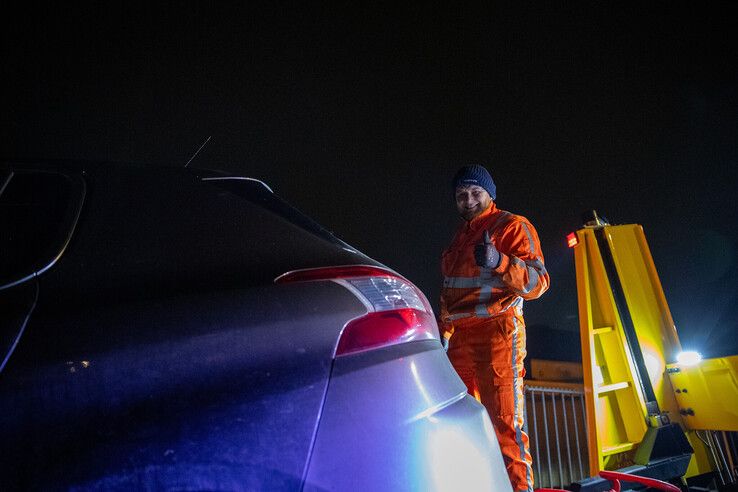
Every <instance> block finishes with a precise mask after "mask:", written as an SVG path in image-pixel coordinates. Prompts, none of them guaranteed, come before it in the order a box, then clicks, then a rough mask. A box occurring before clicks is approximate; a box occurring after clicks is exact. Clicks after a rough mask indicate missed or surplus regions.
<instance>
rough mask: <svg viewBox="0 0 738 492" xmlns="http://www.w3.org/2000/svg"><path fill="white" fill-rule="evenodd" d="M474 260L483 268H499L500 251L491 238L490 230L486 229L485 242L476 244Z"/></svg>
mask: <svg viewBox="0 0 738 492" xmlns="http://www.w3.org/2000/svg"><path fill="white" fill-rule="evenodd" d="M474 260H475V261H476V262H477V265H479V266H480V267H482V268H497V265H499V264H500V252H499V251H497V248H495V245H494V244H492V241H491V240H490V238H489V231H484V242H483V243H482V244H477V245H476V246H474Z"/></svg>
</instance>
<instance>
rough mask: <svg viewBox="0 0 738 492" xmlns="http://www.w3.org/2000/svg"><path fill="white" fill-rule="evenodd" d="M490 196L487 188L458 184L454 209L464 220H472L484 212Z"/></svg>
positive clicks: (489, 201)
mask: <svg viewBox="0 0 738 492" xmlns="http://www.w3.org/2000/svg"><path fill="white" fill-rule="evenodd" d="M491 202H492V198H491V197H490V196H489V193H487V190H485V189H484V188H482V187H481V186H477V185H469V186H459V187H458V188H456V210H458V211H459V215H461V217H462V218H463V219H464V220H472V219H473V218H474V217H476V216H477V215H479V214H481V213H482V212H484V211H485V210H486V209H487V207H489V204H490V203H491Z"/></svg>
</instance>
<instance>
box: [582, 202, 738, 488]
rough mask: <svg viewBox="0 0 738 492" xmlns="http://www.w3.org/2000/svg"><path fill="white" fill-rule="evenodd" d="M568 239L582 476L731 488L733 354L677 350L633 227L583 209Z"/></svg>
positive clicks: (593, 482)
mask: <svg viewBox="0 0 738 492" xmlns="http://www.w3.org/2000/svg"><path fill="white" fill-rule="evenodd" d="M568 242H569V246H571V247H572V248H573V249H574V259H575V267H576V279H577V297H578V305H579V324H580V335H581V344H582V364H583V388H584V401H585V407H586V422H587V426H586V427H587V441H588V446H587V451H588V457H589V474H590V476H592V477H596V476H597V474H598V473H599V472H600V471H602V470H619V471H623V472H626V473H631V474H635V475H641V476H646V477H651V478H658V479H661V480H665V481H670V482H672V483H674V484H677V485H680V486H681V487H682V488H683V489H686V487H687V486H688V484H689V486H691V487H696V484H700V486H702V487H705V486H706V485H705V484H706V483H707V482H708V479H710V480H711V482H710V485H709V487H710V488H718V489H721V490H722V489H726V488H727V489H731V490H736V482H738V476H737V473H736V465H737V464H738V463H737V462H738V457H737V456H736V444H737V441H738V435H737V434H736V431H738V356H737V355H734V356H729V357H721V358H715V359H704V360H700V358H699V356H698V355H697V354H695V353H691V354H690V353H686V354H685V353H682V351H681V350H682V349H681V345H680V342H679V336H678V334H677V330H676V327H675V325H674V321H673V320H672V317H671V313H670V311H669V306H668V304H667V302H666V298H665V297H664V292H663V289H662V287H661V282H660V280H659V277H658V274H657V273H656V268H655V266H654V262H653V259H652V257H651V252H650V250H649V247H648V243H647V242H646V238H645V235H644V233H643V228H642V227H641V226H640V225H637V224H628V225H610V224H609V223H607V222H606V221H605V220H604V219H603V218H601V217H599V216H598V215H597V213H596V212H595V211H592V212H591V213H589V214H588V216H587V217H586V218H585V225H584V227H582V228H581V229H579V230H578V231H576V233H572V234H570V235H569V237H568ZM609 485H610V484H609V482H608V481H605V480H603V479H600V478H587V479H584V480H581V481H579V482H575V483H573V484H572V485H571V487H570V488H571V489H572V490H574V491H578V492H599V491H602V490H608V489H609ZM625 485H626V487H627V485H628V484H625ZM703 490H704V489H703Z"/></svg>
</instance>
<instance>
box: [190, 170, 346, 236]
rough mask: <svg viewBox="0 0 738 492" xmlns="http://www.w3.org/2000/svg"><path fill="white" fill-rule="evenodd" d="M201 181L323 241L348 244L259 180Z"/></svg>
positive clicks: (228, 179) (215, 179)
mask: <svg viewBox="0 0 738 492" xmlns="http://www.w3.org/2000/svg"><path fill="white" fill-rule="evenodd" d="M203 181H205V182H207V183H210V184H213V185H214V186H217V187H219V188H221V189H223V190H226V191H228V192H230V193H233V194H234V195H237V196H239V197H241V198H244V199H246V200H248V201H250V202H253V203H255V204H257V205H259V206H260V207H262V208H265V209H267V210H269V211H271V212H273V213H275V214H277V215H278V216H280V217H282V218H283V219H285V220H288V221H290V222H292V223H293V224H295V225H296V226H298V227H300V228H301V229H303V230H305V231H308V232H311V233H312V234H315V235H316V236H319V237H320V238H321V239H323V240H325V241H329V242H332V243H334V244H336V245H337V246H343V247H347V246H348V245H347V244H345V243H344V242H343V241H341V240H340V239H338V238H337V237H336V236H334V235H333V233H332V232H331V231H329V230H327V229H326V228H324V227H323V226H321V225H320V224H318V223H317V222H315V221H314V220H313V219H311V218H310V217H308V216H307V215H305V214H304V213H302V212H301V211H300V210H298V209H296V208H295V207H293V206H292V205H290V204H288V203H287V202H285V201H284V200H282V199H281V198H280V197H279V196H277V195H275V194H274V193H273V192H272V191H271V189H269V188H268V187H267V185H266V184H264V183H262V182H261V181H258V180H255V179H251V178H240V177H230V178H229V177H222V178H220V177H219V178H204V179H203Z"/></svg>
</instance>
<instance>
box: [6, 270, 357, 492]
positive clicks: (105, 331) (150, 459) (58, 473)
mask: <svg viewBox="0 0 738 492" xmlns="http://www.w3.org/2000/svg"><path fill="white" fill-rule="evenodd" d="M54 309H56V308H54ZM365 311H366V309H365V307H364V306H363V305H362V304H361V303H360V302H359V301H358V300H357V299H356V298H355V297H354V296H353V295H352V294H351V293H349V292H348V291H347V290H346V289H344V288H342V287H340V286H338V285H336V284H333V283H330V282H322V283H320V282H317V283H316V282H313V283H305V284H299V285H288V286H270V287H266V288H255V289H247V290H236V291H227V292H221V293H213V294H208V295H200V296H194V297H182V298H172V299H161V300H158V301H151V302H145V303H134V304H121V305H113V306H98V307H96V308H90V309H85V310H82V311H74V310H73V311H70V312H60V311H56V310H51V311H49V310H48V309H47V310H44V308H43V289H42V290H41V298H40V300H39V309H38V312H37V313H36V314H34V316H33V317H32V318H31V321H30V322H29V324H28V326H27V328H26V332H25V334H24V337H23V338H22V340H21V342H20V343H19V345H18V348H17V350H16V353H15V354H14V355H13V357H11V359H10V361H9V363H8V365H7V367H6V370H5V372H4V373H3V375H2V378H1V379H0V415H2V416H3V418H2V419H0V442H2V444H1V445H0V447H1V448H2V453H0V454H2V456H3V459H2V460H0V461H1V462H2V464H0V476H2V478H3V483H4V484H5V485H6V486H9V487H11V488H13V487H15V488H24V489H29V488H30V489H36V488H47V487H49V488H54V489H56V488H61V489H64V488H68V487H75V486H81V487H83V488H88V487H89V488H104V489H108V488H112V489H120V490H140V489H178V488H182V489H184V488H187V489H192V488H193V487H194V488H200V489H241V490H269V489H279V490H284V489H295V488H299V487H300V484H301V483H302V479H303V474H304V470H305V465H306V460H307V458H308V454H309V450H310V447H311V443H312V440H313V436H314V430H315V427H316V423H317V421H318V418H319V415H320V409H321V405H322V402H323V398H324V395H325V389H326V385H327V382H328V379H329V375H330V370H331V364H332V355H333V350H334V348H335V345H336V341H337V339H338V337H339V334H340V332H341V330H342V328H343V326H344V324H345V322H346V321H347V320H348V319H351V318H353V317H355V316H358V315H361V314H363V313H364V312H365Z"/></svg>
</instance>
